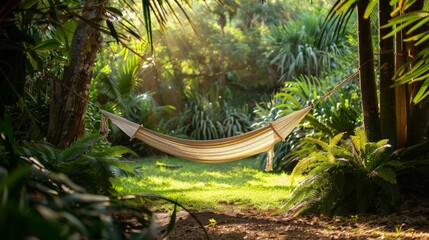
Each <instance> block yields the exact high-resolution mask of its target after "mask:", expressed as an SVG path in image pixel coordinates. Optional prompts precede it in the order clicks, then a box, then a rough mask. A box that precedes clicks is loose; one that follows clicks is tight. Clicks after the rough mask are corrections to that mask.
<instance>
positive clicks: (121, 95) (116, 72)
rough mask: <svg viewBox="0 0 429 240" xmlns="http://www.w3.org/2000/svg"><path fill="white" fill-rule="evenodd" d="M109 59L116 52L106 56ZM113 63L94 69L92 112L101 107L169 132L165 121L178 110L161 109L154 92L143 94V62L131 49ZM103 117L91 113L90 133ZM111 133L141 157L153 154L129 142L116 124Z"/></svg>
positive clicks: (110, 137) (163, 107) (114, 141)
mask: <svg viewBox="0 0 429 240" xmlns="http://www.w3.org/2000/svg"><path fill="white" fill-rule="evenodd" d="M104 54H105V55H107V56H110V55H109V54H112V53H104ZM112 57H113V59H114V60H112V61H108V60H105V59H101V60H100V61H99V62H97V65H96V67H95V70H94V72H95V73H94V75H95V77H94V81H93V82H92V85H91V89H90V98H91V100H92V102H93V104H92V105H91V106H90V109H91V108H92V110H95V108H94V106H97V107H99V108H101V109H104V110H106V111H109V112H112V113H115V114H118V115H121V116H122V117H124V118H127V119H129V120H131V121H134V122H136V123H139V124H143V126H145V127H147V128H149V129H153V130H156V131H159V132H167V131H168V129H165V125H163V121H162V119H164V118H167V117H168V116H171V115H172V114H173V112H174V110H175V107H173V106H171V105H165V106H160V105H159V104H158V102H157V99H156V98H155V94H154V93H153V92H144V93H139V86H140V85H141V82H142V79H141V78H140V73H141V71H143V62H142V61H143V60H141V59H140V58H139V57H138V56H137V55H135V54H133V53H130V52H129V51H127V50H122V51H119V52H118V53H116V54H113V56H112ZM99 122H100V117H99V114H98V113H97V112H95V111H90V112H89V114H87V125H88V126H92V128H93V129H92V130H90V132H95V131H97V128H99ZM110 129H112V131H111V134H109V140H110V141H112V142H113V143H115V144H120V145H125V146H128V147H130V148H132V149H133V150H134V151H136V152H138V153H139V154H141V155H143V154H147V153H153V151H154V149H152V148H150V147H148V146H147V145H145V144H143V143H142V142H139V141H133V142H131V143H130V142H129V137H128V136H126V135H125V134H124V133H123V132H122V131H121V130H120V129H119V128H117V127H116V126H114V125H111V126H110Z"/></svg>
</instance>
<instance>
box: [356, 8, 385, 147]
mask: <svg viewBox="0 0 429 240" xmlns="http://www.w3.org/2000/svg"><path fill="white" fill-rule="evenodd" d="M367 5H368V1H358V5H357V12H358V47H359V66H360V67H359V70H360V71H359V80H360V88H361V99H362V112H363V123H364V128H365V130H366V132H367V135H368V140H369V141H377V140H379V139H380V118H379V115H378V99H377V86H376V82H375V70H374V68H375V67H374V52H373V47H372V36H371V21H370V19H369V18H367V19H365V18H364V12H365V9H366V7H367Z"/></svg>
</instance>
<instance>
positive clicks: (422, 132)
mask: <svg viewBox="0 0 429 240" xmlns="http://www.w3.org/2000/svg"><path fill="white" fill-rule="evenodd" d="M423 3H424V1H417V2H415V3H414V4H413V5H412V6H411V7H410V8H408V9H407V12H413V11H419V10H421V9H422V8H423ZM410 27H412V26H409V27H406V28H405V29H403V31H402V35H403V36H404V38H409V37H411V36H410V35H405V34H406V32H407V31H408V29H409V28H410ZM427 30H428V27H427V26H426V25H425V26H422V27H420V28H419V29H418V30H417V31H414V32H413V33H412V34H413V35H417V34H420V33H422V32H424V31H427ZM402 44H403V49H404V52H403V53H404V54H403V58H404V62H407V61H408V60H411V59H413V58H414V57H415V56H416V55H417V54H419V53H420V52H421V51H422V50H424V49H427V48H428V47H429V44H428V43H424V44H420V45H419V46H414V44H413V43H412V42H403V43H402ZM411 67H412V66H409V68H411ZM421 85H422V81H418V82H414V83H410V84H408V85H407V86H406V87H405V88H404V89H405V90H407V92H405V95H406V96H407V97H408V98H406V100H408V102H407V103H405V106H407V107H408V109H407V111H406V113H407V125H406V128H405V131H407V132H406V136H407V139H406V142H405V147H410V146H413V145H415V144H419V143H422V142H425V141H427V140H428V137H429V136H428V135H429V134H428V131H429V105H425V106H420V105H418V104H414V103H413V102H412V99H413V97H414V96H415V95H416V94H417V92H418V90H419V89H420V87H421Z"/></svg>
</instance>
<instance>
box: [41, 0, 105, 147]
mask: <svg viewBox="0 0 429 240" xmlns="http://www.w3.org/2000/svg"><path fill="white" fill-rule="evenodd" d="M107 2H108V1H104V0H88V1H87V2H86V4H85V8H84V11H83V12H82V18H84V19H86V20H87V21H89V22H91V23H93V24H94V25H100V24H101V21H102V19H103V18H102V16H103V15H104V14H105V6H106V4H107ZM100 44H101V36H100V32H99V30H98V29H97V28H95V27H94V26H91V25H89V24H87V23H86V22H83V21H82V22H80V23H79V25H78V26H77V28H76V32H75V34H74V36H73V40H72V43H71V47H70V48H71V50H70V51H71V59H70V64H69V65H68V66H66V67H65V68H64V75H63V79H62V80H57V81H52V82H51V100H50V101H51V102H50V103H51V105H50V114H49V128H48V141H49V142H51V143H52V144H54V145H56V146H57V147H59V148H66V147H68V146H69V145H70V144H71V143H72V142H74V141H75V140H76V139H77V138H79V137H81V136H82V135H83V133H84V130H85V112H86V109H87V106H88V94H89V86H90V83H91V75H92V69H93V66H94V62H95V58H96V55H97V52H98V50H99V48H100Z"/></svg>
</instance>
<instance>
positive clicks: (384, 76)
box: [378, 0, 397, 146]
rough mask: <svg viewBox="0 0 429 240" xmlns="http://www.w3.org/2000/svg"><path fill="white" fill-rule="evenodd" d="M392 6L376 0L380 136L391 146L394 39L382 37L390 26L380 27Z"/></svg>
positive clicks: (393, 111) (393, 100)
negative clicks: (387, 140)
mask: <svg viewBox="0 0 429 240" xmlns="http://www.w3.org/2000/svg"><path fill="white" fill-rule="evenodd" d="M392 9H393V8H392V7H391V6H390V4H389V1H385V0H379V1H378V27H379V32H378V33H379V34H378V36H379V37H378V39H379V53H380V61H379V69H380V70H379V71H380V134H381V138H383V139H389V142H390V144H391V145H392V146H396V142H397V141H396V138H397V137H396V131H394V129H395V128H396V121H395V120H396V112H395V89H394V88H392V84H393V83H394V82H393V76H394V74H395V55H394V39H393V38H387V39H383V37H384V36H386V35H387V34H388V33H390V32H391V31H392V28H391V27H390V28H382V26H384V25H386V24H387V23H388V22H389V20H390V19H391V17H390V13H391V12H392Z"/></svg>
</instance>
